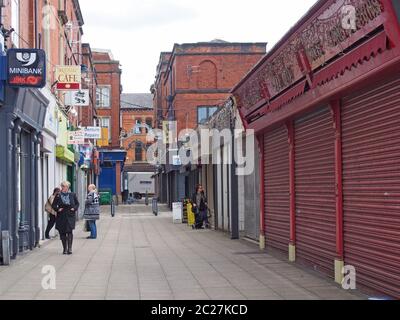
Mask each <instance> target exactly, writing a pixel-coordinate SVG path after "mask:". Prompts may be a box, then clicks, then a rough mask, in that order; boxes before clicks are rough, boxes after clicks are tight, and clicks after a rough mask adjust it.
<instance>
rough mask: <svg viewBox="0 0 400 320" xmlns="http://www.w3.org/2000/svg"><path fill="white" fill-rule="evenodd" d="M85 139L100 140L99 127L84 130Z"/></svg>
mask: <svg viewBox="0 0 400 320" xmlns="http://www.w3.org/2000/svg"><path fill="white" fill-rule="evenodd" d="M85 139H96V140H97V139H101V127H87V128H85Z"/></svg>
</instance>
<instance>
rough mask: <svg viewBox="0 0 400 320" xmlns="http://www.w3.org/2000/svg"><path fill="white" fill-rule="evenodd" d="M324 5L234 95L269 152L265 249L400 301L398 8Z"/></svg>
mask: <svg viewBox="0 0 400 320" xmlns="http://www.w3.org/2000/svg"><path fill="white" fill-rule="evenodd" d="M346 4H347V5H351V6H353V7H354V9H355V13H356V14H355V16H354V18H355V20H354V24H353V25H352V27H351V28H349V29H346V28H345V27H346V24H343V23H342V22H343V21H344V18H345V16H344V15H345V12H347V11H346V10H343V5H344V3H343V1H339V0H336V1H334V0H321V1H319V2H318V3H317V4H316V5H315V6H314V7H313V8H312V9H311V10H310V11H309V12H308V14H307V15H306V16H304V17H303V18H302V19H301V20H300V21H299V22H298V23H297V24H296V25H295V27H294V28H293V29H292V30H290V31H289V32H288V33H287V34H286V35H285V36H284V38H283V39H282V40H281V41H280V42H279V43H278V44H277V45H276V46H275V47H274V48H273V49H272V50H271V51H270V52H269V53H268V54H267V55H266V56H265V58H263V59H262V60H261V61H260V63H259V64H258V65H257V66H256V67H255V68H254V69H253V70H252V71H251V72H250V73H249V74H248V75H247V76H246V77H245V78H244V79H243V80H242V81H241V82H240V83H239V84H238V85H237V86H236V87H235V88H234V89H233V94H234V96H235V98H236V101H237V104H238V107H239V109H240V113H241V116H242V119H243V121H244V123H245V125H246V127H247V128H249V129H254V130H255V132H256V134H257V137H258V141H259V149H260V167H261V168H262V170H261V183H260V189H261V199H260V207H261V210H260V216H261V217H260V234H261V236H260V239H261V241H262V242H264V241H265V243H266V245H267V246H268V247H272V248H275V249H277V250H280V251H282V252H285V253H286V254H287V255H288V257H289V260H290V261H297V262H300V263H302V264H305V265H307V266H310V267H312V268H313V269H316V270H319V271H321V272H322V273H324V274H326V275H328V276H330V277H332V278H335V280H336V281H337V282H338V283H341V282H342V280H343V277H344V273H343V267H344V266H349V267H353V268H354V269H355V271H356V281H357V282H356V283H357V287H358V288H362V289H363V290H365V291H366V292H368V293H378V294H385V295H387V296H390V297H395V298H400V277H399V274H400V267H399V266H400V255H399V254H398V252H399V249H400V204H399V201H398V199H399V194H400V185H399V183H398V181H399V177H400V132H399V130H397V128H399V127H400V25H399V21H400V20H399V19H400V8H399V7H398V5H397V1H390V0H351V1H347V3H346Z"/></svg>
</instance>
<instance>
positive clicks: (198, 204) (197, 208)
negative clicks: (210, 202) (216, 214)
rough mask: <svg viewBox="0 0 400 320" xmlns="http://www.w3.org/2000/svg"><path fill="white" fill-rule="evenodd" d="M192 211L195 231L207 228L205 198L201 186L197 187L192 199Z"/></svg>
mask: <svg viewBox="0 0 400 320" xmlns="http://www.w3.org/2000/svg"><path fill="white" fill-rule="evenodd" d="M192 204H193V209H194V212H195V215H196V229H204V227H206V228H208V214H207V211H208V207H207V198H206V196H205V193H204V189H203V186H202V185H200V184H199V185H198V186H197V188H196V192H195V193H194V194H193V197H192Z"/></svg>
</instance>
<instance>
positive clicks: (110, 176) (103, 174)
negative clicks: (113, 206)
mask: <svg viewBox="0 0 400 320" xmlns="http://www.w3.org/2000/svg"><path fill="white" fill-rule="evenodd" d="M99 153H100V176H99V190H109V191H111V194H112V195H113V196H116V197H117V199H118V202H119V203H122V189H123V188H122V180H123V179H122V178H123V174H122V173H123V170H124V164H125V159H126V151H122V150H110V151H107V150H99Z"/></svg>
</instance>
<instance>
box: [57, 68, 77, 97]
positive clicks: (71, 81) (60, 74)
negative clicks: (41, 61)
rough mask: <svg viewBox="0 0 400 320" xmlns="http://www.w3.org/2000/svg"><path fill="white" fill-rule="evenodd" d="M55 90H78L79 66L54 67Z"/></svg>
mask: <svg viewBox="0 0 400 320" xmlns="http://www.w3.org/2000/svg"><path fill="white" fill-rule="evenodd" d="M56 81H57V90H66V91H69V90H74V91H77V90H80V88H81V81H82V74H81V66H56Z"/></svg>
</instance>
